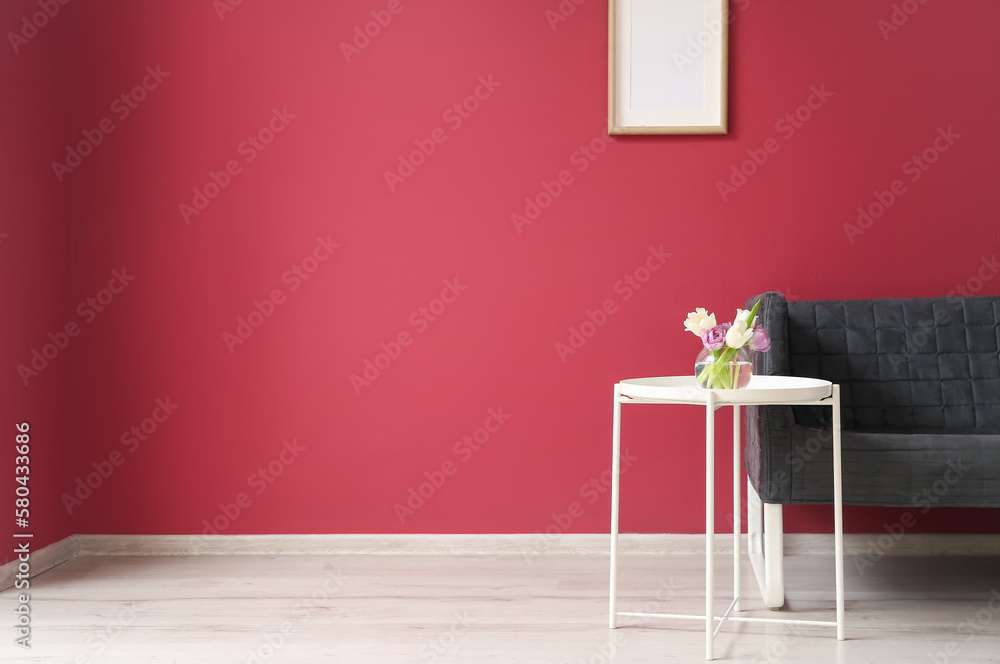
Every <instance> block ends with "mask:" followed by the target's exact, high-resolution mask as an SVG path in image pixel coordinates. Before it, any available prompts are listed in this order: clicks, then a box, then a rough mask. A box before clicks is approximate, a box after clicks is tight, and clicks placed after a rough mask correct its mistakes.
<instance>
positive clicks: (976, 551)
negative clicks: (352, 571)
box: [0, 533, 1000, 590]
mask: <svg viewBox="0 0 1000 664" xmlns="http://www.w3.org/2000/svg"><path fill="white" fill-rule="evenodd" d="M784 541H785V555H825V554H830V553H831V549H832V547H833V537H832V536H831V535H813V534H795V533H790V534H789V533H786V534H785V539H784ZM618 542H619V551H620V553H621V554H622V555H686V554H690V555H695V554H704V552H705V536H704V535H664V534H656V535H647V534H635V533H626V534H622V535H620V536H619V540H618ZM732 543H733V536H732V534H717V535H716V536H715V551H716V553H717V554H719V555H725V554H731V553H732V551H733V548H732ZM746 545H747V536H746V535H743V544H742V546H743V549H744V550H746ZM871 551H876V552H878V553H879V554H880V555H882V554H884V555H925V556H940V555H950V556H955V555H990V556H1000V535H935V534H920V533H911V534H907V535H905V536H903V537H900V538H899V539H893V537H892V535H889V534H888V533H874V534H848V535H845V536H844V553H845V554H846V555H848V556H852V555H855V556H856V555H866V554H868V553H869V552H871ZM608 553H609V538H608V535H604V534H563V533H558V534H553V535H549V534H543V533H535V534H530V535H528V534H516V535H72V536H70V537H67V538H66V539H64V540H60V541H59V542H56V543H55V544H52V545H50V546H47V547H45V548H43V549H39V550H38V551H33V552H32V553H31V561H30V562H31V576H32V577H34V576H37V575H38V574H41V573H42V572H45V571H47V570H49V569H52V568H53V567H55V566H57V565H61V564H62V563H64V562H67V561H69V560H72V559H73V558H76V557H78V556H197V555H228V556H233V555H249V556H280V555H318V556H346V555H385V556H404V555H439V556H445V555H451V556H505V555H509V556H524V557H525V558H527V559H532V558H537V557H539V556H554V555H591V556H601V555H608ZM17 569H18V561H17V560H14V561H11V562H9V563H7V564H6V565H3V566H0V590H6V589H7V588H10V587H12V586H13V585H14V581H15V576H16V574H17Z"/></svg>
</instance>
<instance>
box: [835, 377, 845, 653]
mask: <svg viewBox="0 0 1000 664" xmlns="http://www.w3.org/2000/svg"><path fill="white" fill-rule="evenodd" d="M840 452H841V450H840V385H834V386H833V530H834V535H833V538H834V549H835V551H834V556H835V558H836V566H837V640H839V641H843V640H844V492H843V486H842V482H841V479H842V478H841V456H840Z"/></svg>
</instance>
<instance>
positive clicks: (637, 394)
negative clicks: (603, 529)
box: [609, 376, 844, 660]
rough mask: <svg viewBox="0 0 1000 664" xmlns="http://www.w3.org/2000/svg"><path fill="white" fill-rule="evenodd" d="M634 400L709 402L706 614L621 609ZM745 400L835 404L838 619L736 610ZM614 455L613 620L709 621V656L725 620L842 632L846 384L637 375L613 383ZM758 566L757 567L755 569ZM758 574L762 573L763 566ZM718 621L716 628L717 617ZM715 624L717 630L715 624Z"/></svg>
mask: <svg viewBox="0 0 1000 664" xmlns="http://www.w3.org/2000/svg"><path fill="white" fill-rule="evenodd" d="M623 403H630V404H696V405H701V404H704V406H705V614H704V615H703V616H700V615H679V614H672V613H631V612H625V611H618V610H617V604H618V496H619V488H620V485H619V475H620V461H621V406H622V404H623ZM747 405H794V406H803V405H819V406H829V407H830V408H832V409H833V413H832V416H833V418H832V419H833V509H834V558H835V561H836V576H837V580H836V585H837V620H836V621H820V620H789V619H781V618H751V617H743V616H733V615H731V614H732V613H733V612H734V611H736V612H738V611H739V610H740V557H741V551H740V548H741V547H740V534H741V531H742V528H741V527H740V519H739V516H738V515H739V514H740V493H741V492H740V484H741V482H740V479H741V477H742V474H741V472H742V464H741V461H742V455H741V445H740V442H741V426H740V411H741V409H742V407H743V406H747ZM722 406H732V407H733V515H734V518H733V523H734V525H733V601H732V603H731V604H730V605H729V608H728V609H726V611H725V613H723V614H722V616H716V615H715V607H714V597H713V595H714V590H715V579H714V565H715V561H714V551H713V544H714V541H713V540H714V535H715V411H716V409H718V408H721V407H722ZM614 412H615V414H614V437H613V447H614V459H613V464H612V483H611V593H610V595H611V601H610V609H609V614H610V627H611V629H614V628H615V627H617V618H618V616H635V617H642V618H680V619H694V620H704V621H705V659H707V660H711V659H714V648H713V646H714V642H715V635H716V634H717V633H718V631H719V629H720V628H721V627H722V625H723V624H725V622H726V620H732V621H740V622H779V623H790V624H799V625H825V626H835V627H836V628H837V638H838V639H839V640H841V641H842V640H843V639H844V521H843V495H842V490H841V458H840V386H839V385H834V384H832V383H830V382H829V381H825V380H819V379H816V378H797V377H794V376H754V377H753V378H751V379H750V383H749V384H748V385H747V387H746V388H745V389H742V390H706V389H702V388H701V387H699V386H698V384H697V382H696V381H695V379H694V376H666V377H660V378H633V379H630V380H623V381H621V382H620V383H617V384H616V385H615V411H614ZM755 571H758V570H755ZM758 574H761V572H760V571H758ZM716 622H718V623H719V625H718V626H717V627H716V626H715V623H716ZM713 627H714V629H713Z"/></svg>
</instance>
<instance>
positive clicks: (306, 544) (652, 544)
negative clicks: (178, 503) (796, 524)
mask: <svg viewBox="0 0 1000 664" xmlns="http://www.w3.org/2000/svg"><path fill="white" fill-rule="evenodd" d="M77 537H79V555H82V556H189V555H265V556H276V555H393V556H398V555H414V554H416V555H457V556H482V555H497V556H502V555H530V556H535V557H537V556H539V555H602V554H604V555H606V554H608V547H609V544H610V540H609V536H608V535H606V534H556V535H545V534H538V533H536V534H513V535H78V536H77ZM742 541H743V544H742V546H743V548H744V549H745V548H746V544H747V536H746V535H745V534H744V535H743V538H742ZM714 545H715V551H716V553H719V554H726V553H732V552H733V546H732V545H733V536H732V535H731V534H717V535H716V536H715V542H714ZM619 550H620V551H621V552H622V553H625V554H633V555H685V554H692V555H694V554H704V553H705V536H704V535H675V534H655V535H648V534H636V533H624V534H622V535H620V536H619ZM832 550H833V536H832V535H825V534H818V535H817V534H797V533H791V534H789V533H786V534H785V554H786V555H823V554H829V553H831V552H832ZM870 550H877V551H879V552H880V553H882V554H885V555H924V556H939V555H1000V535H936V534H920V533H910V534H907V535H905V536H903V537H900V538H899V539H893V538H892V536H891V535H889V534H887V533H872V534H863V533H857V534H848V535H845V536H844V553H845V554H846V555H849V556H850V555H865V554H866V553H868V552H869V551H870Z"/></svg>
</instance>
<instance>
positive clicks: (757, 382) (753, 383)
mask: <svg viewBox="0 0 1000 664" xmlns="http://www.w3.org/2000/svg"><path fill="white" fill-rule="evenodd" d="M619 385H620V387H621V394H622V395H623V396H627V397H632V398H634V399H638V400H654V401H663V402H665V403H695V404H698V403H702V404H703V403H705V402H706V401H707V399H708V394H709V393H710V392H712V393H714V395H715V403H716V404H717V405H718V404H768V403H775V404H789V403H793V402H809V401H819V400H820V399H825V398H827V397H829V396H830V395H831V394H833V383H831V382H830V381H828V380H821V379H819V378H800V377H798V376H753V377H752V378H750V382H749V383H748V384H747V386H746V387H745V388H743V389H738V390H706V389H705V388H703V387H701V386H699V385H698V382H697V381H696V380H695V378H694V376H659V377H655V378H629V379H628V380H623V381H621V382H620V383H619Z"/></svg>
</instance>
